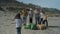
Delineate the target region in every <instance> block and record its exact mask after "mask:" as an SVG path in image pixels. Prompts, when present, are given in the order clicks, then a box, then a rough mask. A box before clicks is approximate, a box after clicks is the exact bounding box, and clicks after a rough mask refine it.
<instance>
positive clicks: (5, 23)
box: [0, 11, 60, 34]
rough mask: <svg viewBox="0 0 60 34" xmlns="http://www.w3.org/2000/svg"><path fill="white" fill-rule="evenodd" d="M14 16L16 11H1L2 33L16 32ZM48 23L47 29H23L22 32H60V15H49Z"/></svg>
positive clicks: (52, 33) (36, 33)
mask: <svg viewBox="0 0 60 34" xmlns="http://www.w3.org/2000/svg"><path fill="white" fill-rule="evenodd" d="M14 16H15V13H12V12H11V13H9V12H7V13H5V12H1V11H0V34H16V27H15V22H14V20H13V18H14ZM27 22H28V21H27ZM48 24H49V27H48V28H47V29H46V30H26V29H22V34H60V17H48Z"/></svg>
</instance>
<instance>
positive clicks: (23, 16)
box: [15, 8, 48, 34]
mask: <svg viewBox="0 0 60 34" xmlns="http://www.w3.org/2000/svg"><path fill="white" fill-rule="evenodd" d="M27 16H29V23H33V17H34V16H35V21H36V22H35V24H45V22H46V24H47V25H46V26H48V22H47V16H46V15H45V12H44V11H43V9H41V10H40V9H37V8H36V9H34V10H33V9H32V8H30V9H29V10H27V9H23V10H22V12H21V13H17V14H16V16H15V22H16V29H17V34H21V27H22V24H23V25H26V22H27Z"/></svg>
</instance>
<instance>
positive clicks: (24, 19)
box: [23, 17, 27, 25]
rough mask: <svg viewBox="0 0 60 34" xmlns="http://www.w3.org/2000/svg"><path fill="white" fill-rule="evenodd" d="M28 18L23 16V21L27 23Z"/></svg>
mask: <svg viewBox="0 0 60 34" xmlns="http://www.w3.org/2000/svg"><path fill="white" fill-rule="evenodd" d="M26 19H27V17H23V23H24V25H26Z"/></svg>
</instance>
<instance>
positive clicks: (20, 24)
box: [15, 19, 22, 27]
mask: <svg viewBox="0 0 60 34" xmlns="http://www.w3.org/2000/svg"><path fill="white" fill-rule="evenodd" d="M15 22H16V27H21V26H22V19H15Z"/></svg>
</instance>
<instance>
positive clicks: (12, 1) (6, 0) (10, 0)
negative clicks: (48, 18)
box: [0, 0, 60, 14]
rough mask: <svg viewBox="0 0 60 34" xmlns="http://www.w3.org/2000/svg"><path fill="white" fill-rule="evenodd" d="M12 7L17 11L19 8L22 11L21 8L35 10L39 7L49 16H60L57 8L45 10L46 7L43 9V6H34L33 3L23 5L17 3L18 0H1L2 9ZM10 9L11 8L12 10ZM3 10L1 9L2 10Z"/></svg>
mask: <svg viewBox="0 0 60 34" xmlns="http://www.w3.org/2000/svg"><path fill="white" fill-rule="evenodd" d="M7 5H8V6H10V5H11V7H12V6H13V7H12V8H13V9H15V10H16V9H17V7H18V8H19V9H20V7H25V8H26V7H28V8H33V9H35V7H37V8H39V9H40V8H42V9H44V11H45V12H46V13H47V14H60V10H58V9H56V8H47V7H46V8H44V7H41V6H38V5H34V4H31V3H29V4H25V3H23V2H18V1H16V0H0V7H1V6H7ZM14 6H17V7H16V8H15V7H14ZM11 7H10V8H11ZM0 9H1V8H0Z"/></svg>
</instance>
